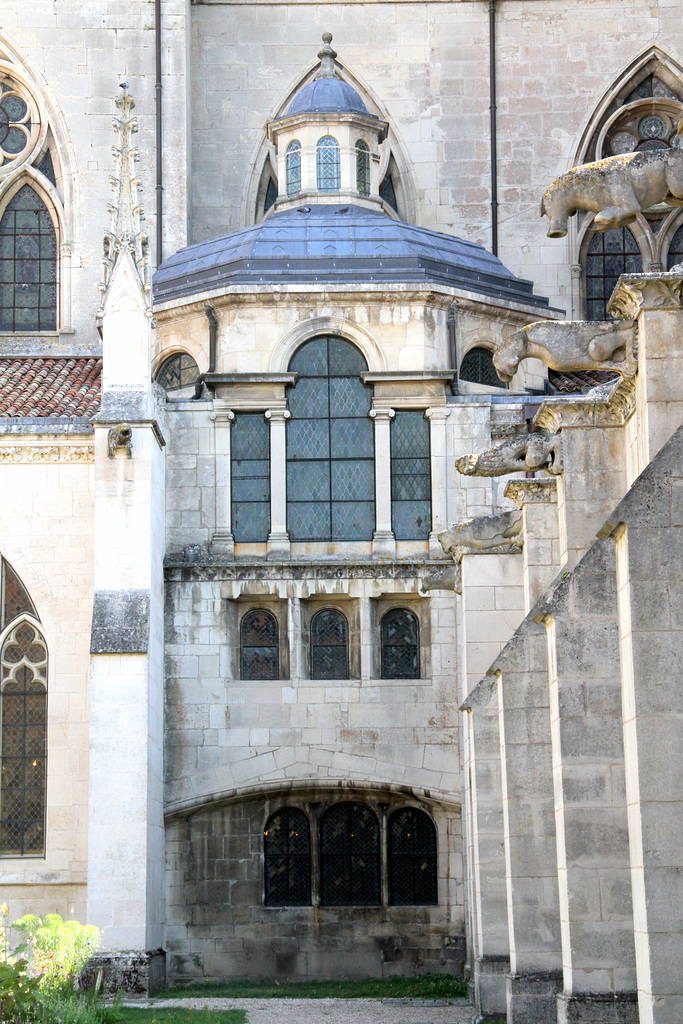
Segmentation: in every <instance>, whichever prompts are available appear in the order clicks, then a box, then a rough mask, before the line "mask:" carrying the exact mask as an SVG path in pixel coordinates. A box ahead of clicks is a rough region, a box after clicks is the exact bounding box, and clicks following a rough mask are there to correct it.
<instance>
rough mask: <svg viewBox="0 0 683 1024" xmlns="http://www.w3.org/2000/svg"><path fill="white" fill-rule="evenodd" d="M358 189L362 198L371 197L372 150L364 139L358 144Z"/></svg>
mask: <svg viewBox="0 0 683 1024" xmlns="http://www.w3.org/2000/svg"><path fill="white" fill-rule="evenodd" d="M356 188H357V189H358V191H359V192H360V194H361V195H362V196H369V195H370V150H369V149H368V146H367V143H366V142H363V140H362V139H359V140H358V142H357V143H356Z"/></svg>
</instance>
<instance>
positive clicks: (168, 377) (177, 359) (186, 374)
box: [156, 352, 199, 391]
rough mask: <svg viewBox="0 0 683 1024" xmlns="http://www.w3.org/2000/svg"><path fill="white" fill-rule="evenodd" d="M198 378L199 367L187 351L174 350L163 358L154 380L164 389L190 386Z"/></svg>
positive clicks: (170, 389)
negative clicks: (174, 351)
mask: <svg viewBox="0 0 683 1024" xmlns="http://www.w3.org/2000/svg"><path fill="white" fill-rule="evenodd" d="M198 380H199V367H198V366H197V364H196V362H195V361H194V359H193V358H192V356H190V355H188V354H187V352H176V353H175V354H174V355H172V356H169V357H168V359H164V361H163V363H162V364H161V366H160V367H159V369H158V370H157V376H156V382H157V384H161V386H162V388H163V389H164V391H178V390H179V389H180V388H187V387H191V386H192V385H193V384H196V383H197V381H198Z"/></svg>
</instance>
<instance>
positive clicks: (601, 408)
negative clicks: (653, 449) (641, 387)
mask: <svg viewBox="0 0 683 1024" xmlns="http://www.w3.org/2000/svg"><path fill="white" fill-rule="evenodd" d="M597 390H598V389H597V388H595V389H594V392H595V391H597ZM596 398H597V401H596ZM635 410H636V383H635V380H634V379H633V378H630V379H626V380H621V381H619V383H618V384H617V386H616V387H615V388H614V390H613V391H612V393H611V395H610V396H609V398H608V399H607V401H605V400H604V399H601V397H599V396H596V395H595V394H594V393H592V392H589V393H588V394H587V395H584V396H582V397H581V398H575V399H572V400H571V401H567V399H566V398H564V399H563V398H558V399H551V400H550V401H547V402H544V403H543V404H542V406H541V408H540V409H539V410H538V412H537V413H536V415H535V416H534V423H535V424H536V426H537V427H540V428H541V429H542V430H547V431H549V432H550V433H557V431H558V430H561V429H562V428H563V427H565V428H567V427H623V425H624V423H626V421H627V420H629V419H630V418H631V416H632V415H633V413H634V412H635Z"/></svg>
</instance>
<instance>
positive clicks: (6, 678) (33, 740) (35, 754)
mask: <svg viewBox="0 0 683 1024" xmlns="http://www.w3.org/2000/svg"><path fill="white" fill-rule="evenodd" d="M0 729H1V740H2V757H1V759H0V760H1V766H2V771H1V782H0V856H13V855H19V856H21V855H26V854H33V855H36V854H42V853H43V852H44V850H45V777H46V764H47V648H46V646H45V641H44V640H43V638H42V636H41V634H40V632H39V630H38V629H37V627H36V626H34V625H33V624H32V623H30V622H27V621H26V620H20V621H19V622H18V623H17V625H16V626H15V627H14V629H12V630H11V631H10V632H9V633H8V635H7V636H6V637H5V641H4V643H3V645H2V651H0Z"/></svg>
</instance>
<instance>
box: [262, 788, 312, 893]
mask: <svg viewBox="0 0 683 1024" xmlns="http://www.w3.org/2000/svg"><path fill="white" fill-rule="evenodd" d="M263 852H264V861H265V898H266V906H269V907H306V906H310V903H311V836H310V829H309V825H308V818H307V817H306V815H305V814H304V812H303V811H299V810H297V809H296V808H294V807H285V808H283V809H282V810H281V811H276V813H275V814H273V815H271V817H270V818H269V819H268V822H267V824H266V828H265V831H264V833H263Z"/></svg>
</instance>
